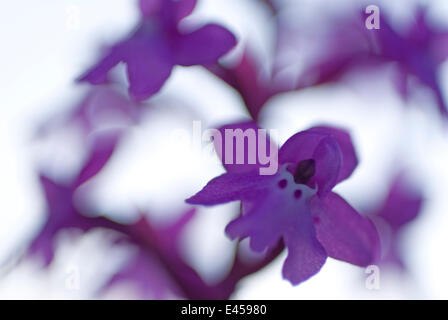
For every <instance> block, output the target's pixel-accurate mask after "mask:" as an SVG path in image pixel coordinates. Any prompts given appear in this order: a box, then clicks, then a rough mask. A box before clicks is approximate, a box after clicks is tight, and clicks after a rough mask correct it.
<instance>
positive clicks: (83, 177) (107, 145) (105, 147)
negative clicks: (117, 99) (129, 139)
mask: <svg viewBox="0 0 448 320" xmlns="http://www.w3.org/2000/svg"><path fill="white" fill-rule="evenodd" d="M120 136H121V132H119V131H115V130H114V131H112V132H107V133H102V134H100V135H98V136H96V137H95V138H94V141H93V144H92V147H91V151H90V155H89V158H88V159H87V161H86V163H85V164H84V166H83V168H82V170H81V172H80V173H79V175H78V179H77V180H76V182H75V185H76V186H80V185H81V184H83V183H84V182H86V181H87V180H89V179H90V178H92V177H93V176H95V175H96V174H97V173H98V172H99V171H100V170H101V169H102V168H103V167H104V166H105V165H106V163H107V162H108V161H109V159H110V157H111V156H112V154H113V152H114V151H115V148H116V146H117V144H118V141H119V139H120Z"/></svg>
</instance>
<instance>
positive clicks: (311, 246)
mask: <svg viewBox="0 0 448 320" xmlns="http://www.w3.org/2000/svg"><path fill="white" fill-rule="evenodd" d="M283 239H284V242H285V246H286V247H287V248H288V257H287V258H286V260H285V263H284V265H283V277H284V278H285V279H287V280H289V281H290V282H291V283H292V284H293V285H297V284H299V283H301V282H303V281H305V280H307V279H308V278H310V277H312V276H313V275H315V274H316V273H317V272H319V270H320V268H321V267H322V266H323V265H324V263H325V261H326V259H327V253H326V252H325V249H324V248H323V247H322V245H321V244H320V243H319V241H318V240H317V239H316V232H315V230H314V227H313V221H312V218H311V215H310V214H309V212H301V213H299V214H298V219H297V220H296V223H295V225H294V226H293V227H292V228H291V230H290V231H289V232H287V233H286V234H285V235H284V237H283Z"/></svg>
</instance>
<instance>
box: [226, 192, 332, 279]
mask: <svg viewBox="0 0 448 320" xmlns="http://www.w3.org/2000/svg"><path fill="white" fill-rule="evenodd" d="M226 233H227V235H229V236H230V237H231V238H239V239H243V238H246V237H248V238H249V239H250V247H251V249H252V250H254V251H256V252H263V251H265V250H270V249H272V248H274V247H275V245H276V244H277V243H278V242H279V241H280V240H283V241H284V243H285V246H286V247H287V248H288V257H287V259H286V261H285V264H284V266H283V276H284V277H285V278H286V279H288V280H289V281H291V283H293V284H298V283H300V282H302V281H305V280H306V279H308V278H309V277H311V276H312V275H314V274H315V273H317V272H318V271H319V270H320V268H321V267H322V265H323V264H324V262H325V260H326V257H327V255H326V253H325V250H324V248H323V247H322V245H321V244H320V243H319V242H318V240H317V239H316V236H315V231H314V226H313V220H312V217H311V214H310V211H309V208H308V201H307V200H306V199H305V198H303V200H295V199H294V198H293V197H292V194H288V193H287V192H286V193H283V192H281V193H277V194H275V192H274V191H273V190H272V191H271V192H270V193H269V194H262V195H260V197H259V198H258V199H256V200H255V201H254V204H253V206H252V207H251V209H250V210H249V211H248V212H247V213H245V214H243V215H242V216H241V217H239V218H237V219H235V220H233V221H232V222H231V223H229V225H228V226H227V228H226Z"/></svg>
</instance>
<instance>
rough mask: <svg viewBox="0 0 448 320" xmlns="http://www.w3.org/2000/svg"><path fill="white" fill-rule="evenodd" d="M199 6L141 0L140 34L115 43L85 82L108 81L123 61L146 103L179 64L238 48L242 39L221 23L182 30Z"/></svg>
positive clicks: (187, 1)
mask: <svg viewBox="0 0 448 320" xmlns="http://www.w3.org/2000/svg"><path fill="white" fill-rule="evenodd" d="M195 5H196V0H140V9H141V13H142V21H141V22H140V24H139V25H138V26H137V28H136V30H135V31H134V32H132V34H131V35H130V36H129V37H127V38H126V39H124V40H122V41H120V42H118V43H117V44H115V45H113V46H112V47H111V48H110V49H109V50H108V51H107V53H106V55H105V56H103V57H102V58H101V60H100V61H99V62H98V63H97V64H95V65H94V66H93V67H92V68H91V69H89V70H88V71H87V72H86V73H85V74H84V75H82V76H81V77H80V79H79V80H80V81H87V82H89V83H91V84H103V83H106V82H107V80H108V79H107V77H108V73H109V71H110V70H111V69H112V68H113V67H115V66H116V65H117V64H118V63H120V62H123V63H125V64H126V67H127V75H128V79H129V93H130V95H131V97H132V98H134V99H136V100H144V99H147V98H149V97H150V96H152V95H153V94H155V93H157V92H158V91H159V90H160V89H161V87H162V86H163V84H164V83H165V81H166V80H167V79H168V77H169V76H170V74H171V71H172V69H173V67H174V66H175V65H181V66H193V65H207V64H211V63H215V62H216V61H217V60H218V59H219V58H220V57H221V56H223V55H224V54H226V53H227V52H229V51H230V49H232V48H233V47H234V46H235V44H236V39H235V37H234V36H233V34H232V33H230V32H229V31H228V30H227V29H225V28H224V27H222V26H219V25H216V24H206V25H205V26H202V27H200V28H195V29H192V28H188V30H179V26H178V24H179V22H180V21H181V20H182V19H183V18H185V17H187V16H188V15H190V14H191V12H192V11H193V9H194V7H195Z"/></svg>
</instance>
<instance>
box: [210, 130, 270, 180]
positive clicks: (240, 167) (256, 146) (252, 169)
mask: <svg viewBox="0 0 448 320" xmlns="http://www.w3.org/2000/svg"><path fill="white" fill-rule="evenodd" d="M259 129H260V127H258V126H257V124H256V123H255V122H253V121H249V122H241V123H235V124H231V125H225V126H222V127H221V128H219V129H218V130H219V132H220V133H221V137H222V141H220V140H216V139H215V140H214V141H215V149H216V152H217V154H218V156H219V158H220V159H221V161H222V162H223V165H224V168H225V169H226V170H227V172H229V173H244V172H247V173H257V174H260V168H262V167H266V166H267V165H266V164H263V163H261V162H260V158H259V156H258V155H259V154H267V155H273V157H272V161H273V162H275V163H276V165H275V167H277V157H276V156H275V157H274V155H276V154H277V153H278V148H277V145H276V144H275V143H274V142H273V141H272V140H271V139H270V138H269V135H267V134H266V136H265V139H264V140H260V139H259V138H260V137H261V138H262V135H261V134H259V132H260V131H259ZM235 130H241V131H242V132H244V133H245V134H246V135H247V138H245V140H244V147H243V151H242V154H243V159H244V163H243V164H237V145H238V140H237V139H236V138H233V139H232V137H231V136H230V134H229V135H227V133H232V132H236V131H235ZM226 135H227V136H228V138H226ZM249 139H252V140H251V141H252V147H253V148H252V150H251V148H249V144H248V141H249ZM230 140H232V141H233V149H230V148H228V149H226V147H225V146H226V145H227V146H229V143H230V142H231V141H230ZM260 145H263V146H264V147H265V150H267V152H261V151H260ZM226 150H227V151H229V150H232V152H233V157H231V156H230V154H228V153H227V152H226ZM252 156H253V157H252ZM251 158H252V160H254V161H251V160H250V159H251ZM227 159H231V161H228V160H227ZM271 165H272V164H271Z"/></svg>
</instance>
